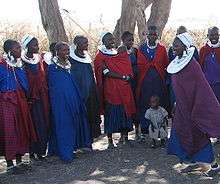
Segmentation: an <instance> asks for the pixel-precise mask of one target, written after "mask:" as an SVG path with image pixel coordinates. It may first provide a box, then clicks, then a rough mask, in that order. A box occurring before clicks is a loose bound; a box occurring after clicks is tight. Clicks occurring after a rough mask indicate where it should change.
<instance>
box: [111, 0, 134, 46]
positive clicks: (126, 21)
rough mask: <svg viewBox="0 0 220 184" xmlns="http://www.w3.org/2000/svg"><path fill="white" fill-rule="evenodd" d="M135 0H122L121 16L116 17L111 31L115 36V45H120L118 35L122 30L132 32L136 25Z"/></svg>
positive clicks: (119, 35)
mask: <svg viewBox="0 0 220 184" xmlns="http://www.w3.org/2000/svg"><path fill="white" fill-rule="evenodd" d="M135 4H136V2H135V0H122V7H121V17H120V19H118V21H117V24H116V26H115V31H114V32H113V34H114V36H115V37H116V45H120V43H121V41H120V37H121V35H122V33H123V32H124V31H130V32H131V33H133V32H134V29H135V26H136V9H135Z"/></svg>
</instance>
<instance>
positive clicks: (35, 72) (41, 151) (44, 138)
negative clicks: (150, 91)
mask: <svg viewBox="0 0 220 184" xmlns="http://www.w3.org/2000/svg"><path fill="white" fill-rule="evenodd" d="M22 47H23V49H24V52H23V54H22V56H21V58H22V61H23V63H24V69H25V71H26V73H27V77H28V82H29V86H30V89H29V99H28V101H29V105H30V111H31V116H32V120H33V123H34V125H35V130H36V133H37V138H38V141H37V142H36V143H34V144H33V145H32V146H31V155H30V157H31V158H32V159H34V158H35V155H34V154H36V156H37V158H38V159H39V160H42V159H43V157H42V156H44V155H46V150H47V142H48V130H49V102H48V87H47V81H46V75H45V72H44V67H43V63H42V58H41V56H40V55H39V54H38V51H39V46H38V40H37V39H36V38H35V37H33V36H30V35H27V36H24V38H23V39H22Z"/></svg>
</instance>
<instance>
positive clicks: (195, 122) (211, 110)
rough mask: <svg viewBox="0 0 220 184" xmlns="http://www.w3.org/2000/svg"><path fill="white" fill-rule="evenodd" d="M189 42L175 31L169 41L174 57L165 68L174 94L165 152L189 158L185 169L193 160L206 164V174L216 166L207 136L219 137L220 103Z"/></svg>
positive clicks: (212, 172)
mask: <svg viewBox="0 0 220 184" xmlns="http://www.w3.org/2000/svg"><path fill="white" fill-rule="evenodd" d="M189 43H190V42H189V40H188V33H183V34H180V35H177V37H176V38H175V40H174V43H173V47H174V51H175V53H176V56H177V57H176V58H175V59H174V60H173V61H172V62H171V63H170V65H169V66H168V68H167V71H168V73H170V74H172V84H173V88H174V92H175V94H176V111H175V116H174V120H173V124H172V129H171V135H170V139H169V143H168V154H172V155H176V156H178V157H179V159H180V161H181V162H189V163H190V165H189V166H188V169H186V170H185V171H191V170H192V169H193V168H194V167H195V166H196V165H195V164H197V163H204V164H205V163H206V164H210V165H211V169H210V170H209V171H208V172H207V173H206V174H208V175H212V174H216V173H217V172H219V169H220V167H219V165H218V164H217V163H216V162H215V157H214V153H213V149H212V145H211V142H210V137H217V138H218V137H220V123H219V122H220V105H219V103H218V101H217V99H216V97H215V95H214V93H213V91H212V89H211V87H210V86H209V84H208V82H207V80H206V79H205V76H204V74H203V72H202V70H201V67H200V66H199V64H198V63H197V62H194V60H195V59H194V57H193V54H194V48H193V47H191V48H190V44H189ZM192 79H193V80H192ZM207 107H208V108H207Z"/></svg>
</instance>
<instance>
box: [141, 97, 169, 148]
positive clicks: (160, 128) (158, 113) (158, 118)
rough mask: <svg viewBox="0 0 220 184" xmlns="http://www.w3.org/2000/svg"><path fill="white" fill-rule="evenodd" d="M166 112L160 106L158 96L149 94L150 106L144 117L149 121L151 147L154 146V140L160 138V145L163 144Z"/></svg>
mask: <svg viewBox="0 0 220 184" xmlns="http://www.w3.org/2000/svg"><path fill="white" fill-rule="evenodd" d="M167 116H168V112H167V111H166V110H165V109H164V108H163V107H161V106H160V99H159V97H158V96H151V98H150V108H149V109H148V110H147V111H146V113H145V118H146V119H147V120H149V121H150V126H149V136H150V138H151V139H152V145H151V148H156V141H157V140H159V139H160V141H161V145H162V146H164V145H165V140H166V138H167V135H168V134H167Z"/></svg>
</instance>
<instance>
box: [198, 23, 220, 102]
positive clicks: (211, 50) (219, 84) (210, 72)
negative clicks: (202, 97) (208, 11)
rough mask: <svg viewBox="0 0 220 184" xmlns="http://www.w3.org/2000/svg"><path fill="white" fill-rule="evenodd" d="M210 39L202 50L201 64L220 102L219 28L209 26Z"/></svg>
mask: <svg viewBox="0 0 220 184" xmlns="http://www.w3.org/2000/svg"><path fill="white" fill-rule="evenodd" d="M207 36H208V39H209V41H208V42H207V43H206V45H205V46H203V47H202V48H201V50H200V53H199V54H200V60H199V62H200V64H201V66H202V69H203V72H204V74H205V77H206V79H207V81H208V83H209V84H210V86H211V88H212V90H213V91H214V93H215V96H216V97H217V99H218V101H219V102H220V43H219V29H218V28H217V27H212V28H209V30H208V35H207Z"/></svg>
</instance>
